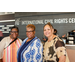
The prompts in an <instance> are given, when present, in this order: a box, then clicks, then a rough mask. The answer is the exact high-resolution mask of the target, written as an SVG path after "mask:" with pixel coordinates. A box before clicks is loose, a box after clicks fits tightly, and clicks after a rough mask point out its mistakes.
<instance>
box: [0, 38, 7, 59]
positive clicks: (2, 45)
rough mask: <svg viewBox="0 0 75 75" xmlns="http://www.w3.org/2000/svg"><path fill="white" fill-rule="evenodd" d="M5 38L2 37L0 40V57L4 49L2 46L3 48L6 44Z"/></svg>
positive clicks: (0, 57)
mask: <svg viewBox="0 0 75 75" xmlns="http://www.w3.org/2000/svg"><path fill="white" fill-rule="evenodd" d="M5 41H6V38H3V39H2V40H1V42H0V59H2V58H3V51H4V48H5V45H6V42H5Z"/></svg>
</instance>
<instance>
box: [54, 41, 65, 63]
mask: <svg viewBox="0 0 75 75" xmlns="http://www.w3.org/2000/svg"><path fill="white" fill-rule="evenodd" d="M55 46H56V49H57V56H58V58H59V62H65V61H66V48H65V45H64V43H63V41H60V40H58V41H57V42H56V44H55Z"/></svg>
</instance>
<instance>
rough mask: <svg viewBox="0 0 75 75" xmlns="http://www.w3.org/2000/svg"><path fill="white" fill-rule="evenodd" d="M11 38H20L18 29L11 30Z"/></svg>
mask: <svg viewBox="0 0 75 75" xmlns="http://www.w3.org/2000/svg"><path fill="white" fill-rule="evenodd" d="M10 34H11V35H10V37H11V38H12V39H16V38H17V37H18V31H17V29H16V28H13V29H12V30H11V32H10Z"/></svg>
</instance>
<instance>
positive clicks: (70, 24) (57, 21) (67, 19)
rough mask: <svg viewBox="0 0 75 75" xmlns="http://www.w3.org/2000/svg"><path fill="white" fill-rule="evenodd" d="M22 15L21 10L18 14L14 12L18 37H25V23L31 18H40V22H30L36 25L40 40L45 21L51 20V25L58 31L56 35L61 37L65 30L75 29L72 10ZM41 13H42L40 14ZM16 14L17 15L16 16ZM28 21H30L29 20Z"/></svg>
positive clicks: (31, 19)
mask: <svg viewBox="0 0 75 75" xmlns="http://www.w3.org/2000/svg"><path fill="white" fill-rule="evenodd" d="M26 14H27V13H26ZM26 14H25V16H24V13H23V16H22V14H21V12H19V15H20V16H19V15H18V13H15V20H16V21H15V25H17V26H18V27H19V29H20V34H19V35H20V38H26V34H25V33H26V32H25V31H26V25H27V24H28V23H32V21H33V20H35V21H36V20H39V21H40V20H42V22H41V23H39V22H38V23H37V24H36V22H33V23H32V24H34V25H35V27H36V36H38V37H39V38H40V39H41V40H42V37H43V26H44V25H45V24H46V23H47V22H51V24H52V25H53V27H54V28H55V29H57V31H58V35H59V37H61V36H62V35H64V34H66V33H67V32H69V31H71V30H73V29H75V13H74V12H73V13H72V12H68V13H66V12H64V13H60V12H58V13H53V14H52V13H50V14H49V13H45V14H44V13H43V12H41V15H39V16H38V15H37V14H35V15H33V14H32V13H31V14H32V15H31V14H29V15H30V16H28V14H27V16H26ZM42 14H43V15H42ZM16 15H17V16H16ZM29 21H30V22H29Z"/></svg>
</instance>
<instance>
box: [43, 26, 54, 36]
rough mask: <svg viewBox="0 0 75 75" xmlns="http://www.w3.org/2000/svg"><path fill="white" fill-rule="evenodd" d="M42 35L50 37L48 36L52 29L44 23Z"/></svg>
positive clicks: (51, 33)
mask: <svg viewBox="0 0 75 75" xmlns="http://www.w3.org/2000/svg"><path fill="white" fill-rule="evenodd" d="M44 35H45V36H46V37H50V36H52V35H53V29H52V28H50V26H49V25H46V26H45V27H44Z"/></svg>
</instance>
